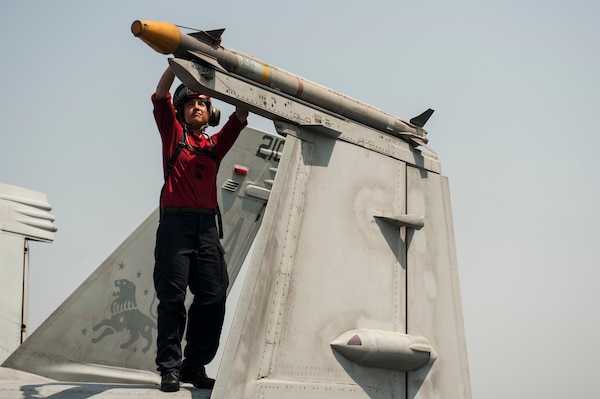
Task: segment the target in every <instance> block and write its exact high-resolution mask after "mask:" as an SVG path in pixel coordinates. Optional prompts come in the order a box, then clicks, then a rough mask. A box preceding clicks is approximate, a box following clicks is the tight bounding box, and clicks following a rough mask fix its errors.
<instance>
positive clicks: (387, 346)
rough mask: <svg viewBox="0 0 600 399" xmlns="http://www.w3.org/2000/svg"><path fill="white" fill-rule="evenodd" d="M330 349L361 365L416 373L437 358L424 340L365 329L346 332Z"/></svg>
mask: <svg viewBox="0 0 600 399" xmlns="http://www.w3.org/2000/svg"><path fill="white" fill-rule="evenodd" d="M331 347H332V348H333V349H334V350H335V351H336V352H338V353H339V354H341V355H342V356H344V357H345V358H346V359H348V360H350V361H352V362H354V363H357V364H360V365H362V366H365V367H376V368H382V369H390V370H399V371H404V372H407V371H414V370H418V369H419V368H421V367H423V366H425V365H426V364H428V363H430V362H433V361H434V360H435V358H436V357H437V355H436V353H435V351H434V350H433V349H432V348H431V345H430V344H429V342H428V341H427V339H425V338H424V337H418V336H414V335H407V334H402V333H398V332H394V331H380V330H369V329H364V328H363V329H356V330H350V331H346V332H345V333H343V334H342V335H340V336H339V337H337V338H336V339H334V340H333V342H331Z"/></svg>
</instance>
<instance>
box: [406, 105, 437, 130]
mask: <svg viewBox="0 0 600 399" xmlns="http://www.w3.org/2000/svg"><path fill="white" fill-rule="evenodd" d="M431 114H433V110H432V109H431V108H429V109H428V110H427V111H425V112H423V113H422V114H421V115H418V116H415V117H414V118H412V119H411V120H410V123H411V124H413V125H415V126H417V127H423V126H425V124H426V123H427V121H428V120H429V118H430V117H431Z"/></svg>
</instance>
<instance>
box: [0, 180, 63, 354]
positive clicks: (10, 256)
mask: <svg viewBox="0 0 600 399" xmlns="http://www.w3.org/2000/svg"><path fill="white" fill-rule="evenodd" d="M51 209H52V207H51V206H50V204H49V203H48V200H47V197H46V195H45V194H42V193H38V192H35V191H32V190H28V189H25V188H21V187H16V186H11V185H8V184H3V183H0V248H2V253H1V254H0V276H1V277H0V363H1V362H3V361H4V360H5V359H6V358H7V357H8V355H10V354H11V352H12V351H14V350H15V349H16V348H17V347H18V346H19V345H20V344H21V342H23V340H24V339H25V338H26V333H27V312H28V301H27V291H28V285H29V281H28V271H29V265H28V262H29V254H28V252H29V243H28V241H29V240H34V241H43V242H52V241H53V240H54V232H55V231H56V229H57V228H56V226H55V225H54V223H53V221H54V216H52V215H51V214H50V213H49V212H50V210H51Z"/></svg>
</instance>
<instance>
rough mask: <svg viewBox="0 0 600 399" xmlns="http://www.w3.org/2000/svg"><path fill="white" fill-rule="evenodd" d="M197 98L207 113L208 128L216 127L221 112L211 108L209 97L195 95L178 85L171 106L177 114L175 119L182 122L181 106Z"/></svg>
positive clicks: (182, 85)
mask: <svg viewBox="0 0 600 399" xmlns="http://www.w3.org/2000/svg"><path fill="white" fill-rule="evenodd" d="M192 98H198V99H200V100H201V101H203V102H204V103H206V110H207V111H208V124H209V125H210V126H217V125H218V124H219V121H220V119H221V111H220V110H219V109H218V108H216V107H213V106H212V101H211V99H210V97H208V96H207V95H205V94H200V93H197V92H195V91H193V90H190V89H188V88H187V87H186V86H185V85H184V84H180V85H179V87H178V88H177V90H175V94H174V95H173V106H174V107H175V112H176V114H177V119H179V120H180V121H183V104H185V102H186V101H187V100H189V99H192Z"/></svg>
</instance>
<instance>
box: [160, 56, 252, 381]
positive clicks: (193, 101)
mask: <svg viewBox="0 0 600 399" xmlns="http://www.w3.org/2000/svg"><path fill="white" fill-rule="evenodd" d="M174 80H175V75H174V73H173V72H172V71H171V69H170V68H167V70H166V71H165V72H164V73H163V75H162V77H161V78H160V81H159V83H158V86H157V88H156V92H155V93H154V94H153V95H152V97H151V98H152V103H153V104H154V118H155V120H156V124H157V126H158V131H159V133H160V136H161V139H162V159H163V169H164V172H165V184H164V186H163V189H162V192H161V199H160V212H161V216H160V223H159V227H158V231H157V233H156V247H155V251H154V257H155V266H154V287H155V289H156V295H157V297H158V299H159V304H158V338H157V353H156V365H157V370H158V371H159V372H160V374H161V386H160V389H161V390H162V391H165V392H175V391H178V390H179V387H180V382H189V383H192V384H193V385H194V386H195V387H197V388H206V389H210V388H212V387H213V385H214V379H212V378H209V377H208V376H207V375H206V371H205V368H204V366H205V365H206V364H208V363H210V361H211V360H212V359H213V358H214V356H215V354H216V352H217V348H218V346H219V337H220V334H221V329H222V327H223V320H224V317H225V299H226V290H227V287H228V285H229V277H228V275H227V265H226V264H225V260H224V258H223V255H224V252H225V251H224V250H223V247H222V245H221V242H220V241H219V237H220V236H219V233H220V232H219V231H218V228H217V223H216V221H215V215H217V214H218V205H217V186H216V181H217V170H218V168H219V162H220V161H221V160H222V159H223V157H224V156H225V154H226V153H227V151H229V149H230V148H231V147H232V146H233V144H234V142H235V140H236V139H237V137H238V136H239V134H240V132H241V131H242V129H243V128H244V127H245V126H246V124H247V121H246V118H247V116H248V111H247V110H244V109H241V108H240V107H236V110H235V112H234V113H232V114H231V116H230V117H229V119H228V120H227V122H226V123H225V125H224V126H223V127H222V129H221V130H220V131H219V132H218V133H216V134H214V135H212V136H209V135H207V134H206V128H207V127H208V126H209V125H212V126H214V125H216V124H218V121H217V120H216V119H218V112H216V111H215V109H214V108H213V106H212V101H211V99H210V98H208V97H207V96H205V95H204V94H200V93H196V92H194V91H192V90H189V89H188V88H187V87H185V86H184V85H180V86H179V87H178V88H177V90H176V91H175V94H174V96H173V102H171V93H170V91H169V90H170V88H171V86H172V85H173V82H174ZM211 115H212V116H211ZM179 151H180V152H179ZM176 152H179V153H178V154H177V155H176V156H175V157H176V159H174V155H173V154H174V153H176ZM188 287H189V289H190V292H191V293H192V294H193V296H194V298H193V301H192V304H191V305H190V308H189V310H187V312H186V308H185V305H184V301H185V296H186V290H187V288H188ZM186 318H187V331H186V341H187V344H186V347H185V351H184V353H183V354H182V348H181V346H182V345H181V341H182V339H183V336H184V329H185V326H186Z"/></svg>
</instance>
